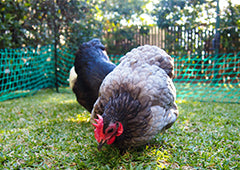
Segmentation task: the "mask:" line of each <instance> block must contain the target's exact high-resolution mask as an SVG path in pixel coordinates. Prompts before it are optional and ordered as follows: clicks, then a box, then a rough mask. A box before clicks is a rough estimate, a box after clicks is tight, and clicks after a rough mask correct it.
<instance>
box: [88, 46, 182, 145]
mask: <svg viewBox="0 0 240 170" xmlns="http://www.w3.org/2000/svg"><path fill="white" fill-rule="evenodd" d="M172 78H173V60H172V58H171V57H170V56H169V55H168V54H167V53H166V52H165V51H164V50H162V49H160V48H158V47H156V46H150V45H145V46H140V47H138V48H136V49H133V50H132V51H130V52H129V53H127V54H126V55H125V56H124V57H123V58H122V59H121V62H120V64H119V65H118V66H117V67H116V68H115V69H114V70H113V71H112V72H111V73H109V74H108V75H107V76H106V77H105V79H104V80H103V82H102V84H101V86H100V89H99V97H98V99H97V101H96V103H95V104H94V108H93V110H92V113H91V121H92V122H93V125H94V126H95V127H96V129H95V131H94V133H95V138H96V140H97V141H98V143H99V146H98V148H99V149H100V148H101V147H102V145H103V144H104V143H107V144H113V145H115V146H117V147H119V148H128V147H130V146H140V145H144V144H146V143H147V142H149V141H150V140H151V139H152V138H154V137H155V136H156V135H157V134H158V133H160V132H161V131H163V130H165V129H168V128H170V127H171V126H172V124H173V123H174V122H175V121H176V119H177V117H178V109H177V105H176V103H175V99H176V90H175V87H174V84H173V82H172ZM96 118H98V119H96ZM94 120H95V121H96V123H94Z"/></svg>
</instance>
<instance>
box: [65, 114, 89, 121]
mask: <svg viewBox="0 0 240 170" xmlns="http://www.w3.org/2000/svg"><path fill="white" fill-rule="evenodd" d="M89 120H90V113H89V112H87V111H84V112H82V113H81V114H77V116H76V117H75V118H70V119H67V121H72V122H89Z"/></svg>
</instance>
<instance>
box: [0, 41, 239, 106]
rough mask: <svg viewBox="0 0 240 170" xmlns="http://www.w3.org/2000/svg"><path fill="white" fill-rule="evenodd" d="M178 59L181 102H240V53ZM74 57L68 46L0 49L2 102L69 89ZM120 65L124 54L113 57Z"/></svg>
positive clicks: (175, 61)
mask: <svg viewBox="0 0 240 170" xmlns="http://www.w3.org/2000/svg"><path fill="white" fill-rule="evenodd" d="M172 57H173V58H174V74H175V75H174V79H173V81H174V84H175V87H176V90H177V100H197V101H206V102H208V101H215V102H229V103H240V52H238V53H230V54H219V55H208V56H206V55H185V56H172ZM74 58H75V56H74V54H73V53H72V52H71V51H70V50H69V49H68V48H66V47H60V48H57V50H56V51H55V50H54V46H53V45H47V46H43V47H38V48H20V49H4V50H0V62H1V70H0V101H4V100H8V99H12V98H16V97H22V96H26V95H29V94H34V93H35V92H37V91H38V90H40V89H43V88H57V89H58V87H67V86H68V85H69V82H68V78H69V71H70V69H71V67H72V66H73V64H74ZM109 58H110V60H111V61H112V62H114V63H115V64H118V62H119V59H120V58H121V55H109Z"/></svg>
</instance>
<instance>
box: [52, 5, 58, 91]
mask: <svg viewBox="0 0 240 170" xmlns="http://www.w3.org/2000/svg"><path fill="white" fill-rule="evenodd" d="M55 5H56V0H54V1H53V9H54V11H53V20H54V21H53V27H54V60H55V87H56V91H57V93H58V92H59V90H58V74H57V72H58V68H57V43H58V42H57V26H56V7H55Z"/></svg>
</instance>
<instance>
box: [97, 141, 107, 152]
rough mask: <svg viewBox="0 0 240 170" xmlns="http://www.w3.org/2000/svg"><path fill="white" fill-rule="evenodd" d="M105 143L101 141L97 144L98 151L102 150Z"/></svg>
mask: <svg viewBox="0 0 240 170" xmlns="http://www.w3.org/2000/svg"><path fill="white" fill-rule="evenodd" d="M105 143H106V141H105V140H101V141H100V142H99V144H98V147H97V148H98V151H101V149H102V146H103V145H104V144H105Z"/></svg>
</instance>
